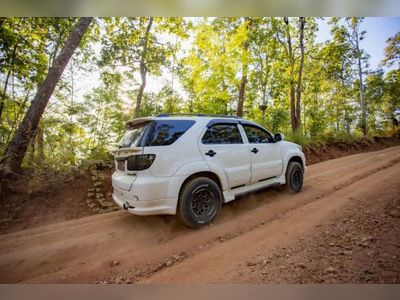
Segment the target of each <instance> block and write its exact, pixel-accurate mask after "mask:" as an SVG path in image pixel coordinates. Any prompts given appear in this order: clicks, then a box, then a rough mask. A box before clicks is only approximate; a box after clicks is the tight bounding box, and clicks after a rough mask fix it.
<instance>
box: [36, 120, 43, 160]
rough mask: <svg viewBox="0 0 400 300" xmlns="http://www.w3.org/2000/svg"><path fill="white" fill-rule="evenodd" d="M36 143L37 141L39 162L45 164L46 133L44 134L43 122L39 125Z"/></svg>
mask: <svg viewBox="0 0 400 300" xmlns="http://www.w3.org/2000/svg"><path fill="white" fill-rule="evenodd" d="M36 141H37V162H38V163H39V164H40V163H43V161H44V133H43V122H40V123H39V126H38V129H37V133H36Z"/></svg>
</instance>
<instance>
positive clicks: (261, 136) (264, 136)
mask: <svg viewBox="0 0 400 300" xmlns="http://www.w3.org/2000/svg"><path fill="white" fill-rule="evenodd" d="M243 128H244V131H245V132H246V135H247V139H248V140H249V143H250V144H264V143H272V142H273V141H274V139H273V138H272V136H271V134H269V133H268V132H267V131H265V130H262V129H261V128H258V127H255V126H251V125H243Z"/></svg>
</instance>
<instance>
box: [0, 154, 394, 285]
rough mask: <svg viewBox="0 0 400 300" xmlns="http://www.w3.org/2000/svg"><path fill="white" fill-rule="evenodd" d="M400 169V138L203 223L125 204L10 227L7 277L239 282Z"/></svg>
mask: <svg viewBox="0 0 400 300" xmlns="http://www.w3.org/2000/svg"><path fill="white" fill-rule="evenodd" d="M399 176H400V147H393V148H388V149H385V150H381V151H377V152H369V153H362V154H356V155H351V156H347V157H343V158H339V159H334V160H329V161H325V162H322V163H318V164H315V165H312V166H310V167H309V168H308V170H307V174H306V180H305V185H304V188H303V191H302V192H301V193H299V194H296V195H289V194H288V193H287V192H286V191H285V190H284V189H283V188H272V189H267V190H265V191H262V192H258V193H254V194H250V195H247V196H244V197H242V198H241V199H239V200H237V201H234V202H231V203H229V204H227V205H224V206H223V210H222V213H221V214H220V216H219V217H218V219H217V220H216V221H215V222H214V224H212V225H211V226H208V227H207V228H204V229H201V230H197V231H194V230H190V229H188V228H185V227H184V226H182V225H181V224H180V223H178V222H177V221H176V219H175V218H172V217H161V216H154V217H137V216H132V215H130V214H128V213H126V212H116V213H108V214H103V215H98V216H92V217H86V218H82V219H77V220H72V221H68V222H61V223H56V224H52V225H47V226H42V227H37V228H32V229H30V230H24V231H20V232H15V233H10V234H5V235H2V236H0V282H2V283H6V282H7V283H8V282H94V281H97V280H103V279H105V278H115V277H116V276H118V274H126V276H125V277H132V278H133V279H134V280H137V281H139V282H239V281H240V278H239V277H238V276H239V275H238V274H239V273H240V269H241V267H242V265H243V263H244V262H245V261H246V259H247V258H248V257H251V256H253V255H256V254H257V253H258V252H259V251H261V250H262V251H264V252H265V251H268V249H272V248H273V247H275V246H277V245H281V244H285V243H289V242H290V241H291V240H292V239H294V238H296V237H297V236H299V235H303V234H306V233H307V232H308V231H309V230H312V228H313V227H315V225H316V224H318V223H320V222H323V221H324V220H326V219H328V218H329V217H330V213H331V212H332V211H334V210H338V209H340V208H341V207H342V206H344V205H346V204H347V203H349V202H350V201H356V199H358V198H360V197H376V199H379V196H380V195H381V194H382V193H384V192H385V189H386V188H387V187H389V186H393V185H398V184H399V183H400V179H399V178H400V177H399ZM177 255H178V256H177ZM174 256H175V257H178V258H177V259H176V260H174V259H173V257H174ZM113 261H118V264H115V266H112V262H113Z"/></svg>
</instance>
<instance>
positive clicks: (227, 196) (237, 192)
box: [223, 176, 285, 203]
mask: <svg viewBox="0 0 400 300" xmlns="http://www.w3.org/2000/svg"><path fill="white" fill-rule="evenodd" d="M282 184H285V177H284V176H283V177H273V178H270V179H266V180H263V181H259V182H256V183H253V184H251V185H245V186H241V187H238V188H235V189H232V190H229V191H224V192H223V195H224V203H227V202H230V201H232V200H235V199H236V198H237V197H240V196H243V195H245V194H248V193H252V192H256V191H259V190H262V189H265V188H267V187H272V186H277V185H282Z"/></svg>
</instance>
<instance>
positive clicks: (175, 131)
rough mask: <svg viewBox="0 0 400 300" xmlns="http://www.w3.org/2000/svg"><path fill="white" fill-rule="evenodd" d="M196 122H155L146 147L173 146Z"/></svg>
mask: <svg viewBox="0 0 400 300" xmlns="http://www.w3.org/2000/svg"><path fill="white" fill-rule="evenodd" d="M194 123H195V122H194V121H186V120H163V121H156V122H154V127H153V129H152V130H151V132H150V134H149V137H148V139H147V143H146V146H166V145H171V144H172V143H173V142H175V141H176V140H177V139H179V137H180V136H181V135H182V134H184V133H185V132H186V131H187V130H188V129H189V128H190V127H192V125H193V124H194Z"/></svg>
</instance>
